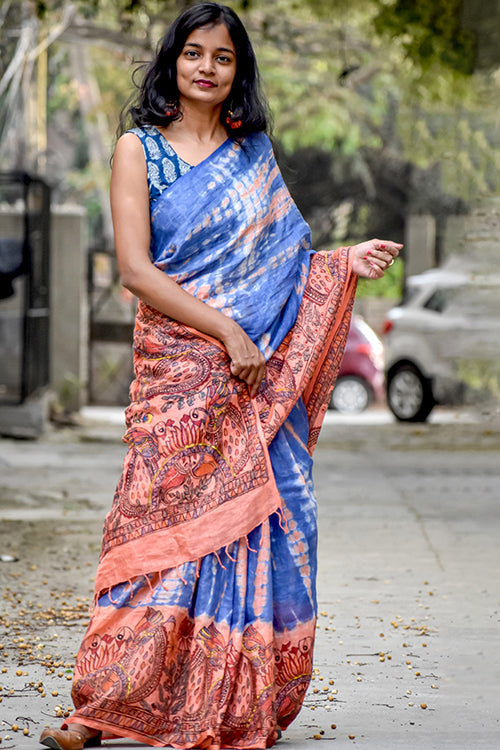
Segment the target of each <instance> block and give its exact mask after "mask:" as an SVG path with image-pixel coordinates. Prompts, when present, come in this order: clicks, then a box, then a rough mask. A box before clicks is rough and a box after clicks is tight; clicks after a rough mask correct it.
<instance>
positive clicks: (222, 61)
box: [177, 23, 236, 107]
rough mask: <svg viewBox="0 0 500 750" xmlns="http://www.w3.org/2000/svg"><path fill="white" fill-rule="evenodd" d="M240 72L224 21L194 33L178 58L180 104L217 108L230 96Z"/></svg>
mask: <svg viewBox="0 0 500 750" xmlns="http://www.w3.org/2000/svg"><path fill="white" fill-rule="evenodd" d="M235 74H236V50H235V47H234V44H233V42H232V41H231V37H230V35H229V31H228V30H227V27H226V26H225V25H224V24H223V23H218V24H217V25H216V26H202V27H200V28H199V29H195V31H193V32H191V34H190V35H189V36H188V38H187V39H186V42H185V44H184V48H183V50H182V52H181V54H180V55H179V57H178V58H177V88H178V89H179V103H180V104H181V106H182V104H186V103H188V102H189V103H191V104H195V103H196V104H198V105H199V104H202V105H207V106H210V107H217V106H220V105H221V104H222V102H223V101H224V100H225V99H227V97H228V96H229V94H230V93H231V88H232V85H233V81H234V76H235Z"/></svg>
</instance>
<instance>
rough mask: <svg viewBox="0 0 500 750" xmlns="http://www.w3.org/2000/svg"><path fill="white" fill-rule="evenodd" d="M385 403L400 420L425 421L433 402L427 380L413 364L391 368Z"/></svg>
mask: <svg viewBox="0 0 500 750" xmlns="http://www.w3.org/2000/svg"><path fill="white" fill-rule="evenodd" d="M387 404H388V406H389V409H390V410H391V411H392V413H393V414H394V416H395V417H396V419H398V420H399V421H400V422H425V420H426V419H427V417H428V416H429V414H430V413H431V411H432V409H433V407H434V404H435V401H434V397H433V395H432V388H431V384H430V382H429V380H428V379H427V378H424V376H423V375H422V373H421V372H420V370H418V369H417V368H416V367H415V366H414V365H411V364H402V365H399V366H397V367H395V368H393V370H392V371H391V372H390V373H389V375H388V377H387Z"/></svg>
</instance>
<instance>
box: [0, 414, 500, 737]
mask: <svg viewBox="0 0 500 750" xmlns="http://www.w3.org/2000/svg"><path fill="white" fill-rule="evenodd" d="M92 417H93V418H98V419H99V420H102V419H103V418H104V417H105V418H106V422H105V424H102V423H99V421H94V422H92V421H91V418H92ZM85 419H86V421H85V424H84V425H83V426H82V427H81V428H79V429H77V430H63V431H58V432H54V433H52V434H51V435H49V436H48V437H46V438H44V439H43V440H40V441H37V442H22V441H10V440H4V441H0V517H1V519H2V524H1V533H0V541H1V549H0V552H1V553H2V554H10V555H12V556H13V557H15V558H17V561H16V562H11V563H7V562H5V563H0V584H1V586H2V592H3V596H4V599H3V600H2V603H3V607H2V608H0V641H1V643H0V646H3V648H0V667H1V669H2V672H1V673H0V685H1V686H2V691H1V692H0V696H2V702H1V703H0V737H1V738H2V743H1V745H0V747H2V748H5V747H7V748H20V749H21V750H27V748H35V747H37V746H38V743H37V742H36V738H37V737H38V734H39V732H40V728H41V727H42V726H43V725H44V724H46V723H53V721H54V719H53V717H54V715H55V713H57V712H59V713H60V712H61V711H64V710H66V709H67V708H68V707H69V705H70V703H69V690H70V684H71V683H70V681H69V680H67V679H66V678H67V677H69V676H70V672H69V671H68V670H71V665H72V659H73V654H74V652H75V650H76V648H77V646H78V643H79V639H80V637H81V633H82V628H83V626H84V624H85V621H86V620H87V606H88V601H86V599H87V600H88V597H89V596H90V592H91V586H92V578H93V572H94V566H95V561H96V557H97V554H98V549H99V543H100V528H101V525H102V519H103V515H104V512H105V510H106V508H107V507H108V506H109V503H110V498H111V495H112V492H113V490H114V485H115V482H116V479H117V477H118V474H119V470H120V464H121V459H122V456H123V447H122V445H121V444H120V443H119V440H118V438H119V433H120V430H121V427H120V421H121V418H118V419H117V418H116V412H113V413H112V414H111V413H108V414H104V413H103V412H102V411H101V412H95V411H94V412H91V413H86V415H85ZM327 422H328V423H327V424H326V425H325V427H324V429H323V432H322V436H321V440H320V443H319V445H318V448H317V451H316V455H315V481H316V487H317V493H318V500H319V525H320V574H319V610H320V615H319V623H318V631H317V646H316V652H315V664H316V674H315V679H314V681H313V682H312V684H311V689H310V691H309V693H308V696H307V699H306V703H305V707H304V709H303V711H302V712H301V714H300V716H299V718H298V719H297V720H296V722H295V723H294V724H293V725H292V726H291V727H290V728H289V730H288V731H287V732H286V733H285V736H284V738H283V740H282V741H281V743H280V745H279V747H280V746H281V747H283V749H284V750H304V749H306V748H311V749H312V748H313V747H315V743H316V742H318V741H320V742H321V743H323V744H324V743H327V744H328V745H329V746H331V747H332V748H335V750H337V749H340V750H344V748H350V747H353V746H358V747H363V748H367V750H368V749H369V750H382V749H383V750H393V749H394V750H396V748H398V749H399V748H406V747H411V748H412V750H424V749H425V750H441V749H442V748H448V747H450V748H451V747H453V748H460V749H461V750H476V748H478V749H479V748H488V749H491V750H493V748H495V749H496V748H498V747H499V746H500V632H499V621H500V545H499V544H498V534H499V523H498V518H499V506H498V504H499V496H500V460H499V449H500V424H499V423H498V421H496V420H494V419H485V418H483V419H481V418H479V417H474V416H471V415H464V414H458V415H457V414H455V413H451V412H443V413H439V412H437V413H436V415H435V417H434V421H433V422H432V423H430V424H426V425H418V426H412V425H399V424H394V423H393V422H392V421H391V419H390V418H389V417H388V416H387V414H384V413H382V412H370V413H366V414H365V415H360V416H359V417H357V418H355V419H346V418H343V417H342V418H341V417H340V416H339V415H330V416H329V418H328V420H327ZM20 639H24V640H20ZM4 670H6V671H4ZM52 670H53V671H52ZM16 672H20V674H16ZM47 672H49V673H47ZM59 675H60V676H59ZM40 682H41V683H43V684H42V685H39V683H40ZM30 683H32V684H30ZM10 691H13V693H12V694H9V693H10ZM53 692H57V695H52V693H53ZM58 706H60V709H59V708H58ZM422 706H426V708H423V707H422ZM16 723H17V725H18V726H19V731H18V732H13V731H12V729H11V728H10V727H11V725H12V724H16ZM333 725H334V727H335V728H332V726H333ZM23 728H26V729H27V730H29V736H26V737H24V736H23V735H21V730H22V729H23ZM315 737H316V738H317V739H315ZM106 744H108V743H106ZM109 746H110V747H111V746H113V747H119V748H124V747H137V746H138V745H137V744H136V743H131V742H126V743H125V742H113V743H109Z"/></svg>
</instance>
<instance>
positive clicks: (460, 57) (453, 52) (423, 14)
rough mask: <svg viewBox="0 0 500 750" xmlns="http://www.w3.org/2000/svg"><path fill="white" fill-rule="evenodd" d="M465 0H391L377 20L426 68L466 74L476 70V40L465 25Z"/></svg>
mask: <svg viewBox="0 0 500 750" xmlns="http://www.w3.org/2000/svg"><path fill="white" fill-rule="evenodd" d="M462 6H463V0H390V1H389V2H385V3H383V7H382V10H381V11H380V13H379V15H378V16H377V17H376V19H375V22H374V23H375V29H376V30H377V32H378V33H379V34H383V35H388V36H389V37H391V39H392V40H395V42H396V43H397V44H400V45H401V47H402V49H403V50H404V51H405V53H406V54H407V55H408V56H409V57H410V58H412V59H413V60H414V61H415V62H417V64H418V65H420V66H421V67H422V69H423V70H424V71H426V70H429V69H430V68H435V67H436V63H437V64H438V65H439V66H445V67H446V68H449V69H451V70H455V71H457V72H458V73H461V74H464V75H471V74H472V73H473V72H474V64H475V58H476V47H477V39H476V36H475V34H474V33H473V32H472V31H470V30H468V29H465V28H463V26H462V22H461V11H462Z"/></svg>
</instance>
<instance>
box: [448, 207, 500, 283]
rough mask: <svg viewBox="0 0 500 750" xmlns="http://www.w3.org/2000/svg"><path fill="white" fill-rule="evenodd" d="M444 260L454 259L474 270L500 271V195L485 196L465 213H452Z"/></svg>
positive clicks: (482, 271)
mask: <svg viewBox="0 0 500 750" xmlns="http://www.w3.org/2000/svg"><path fill="white" fill-rule="evenodd" d="M443 250H444V260H445V261H446V260H450V259H451V258H453V259H454V260H455V261H456V262H459V263H460V264H461V265H462V266H463V267H464V268H467V269H469V270H471V271H473V272H475V273H488V272H495V273H499V271H500V197H491V198H483V199H482V200H481V201H479V202H478V203H477V204H476V205H475V206H473V207H472V209H471V211H470V213H468V214H465V215H463V216H449V217H448V218H447V220H446V228H445V234H444V248H443Z"/></svg>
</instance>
